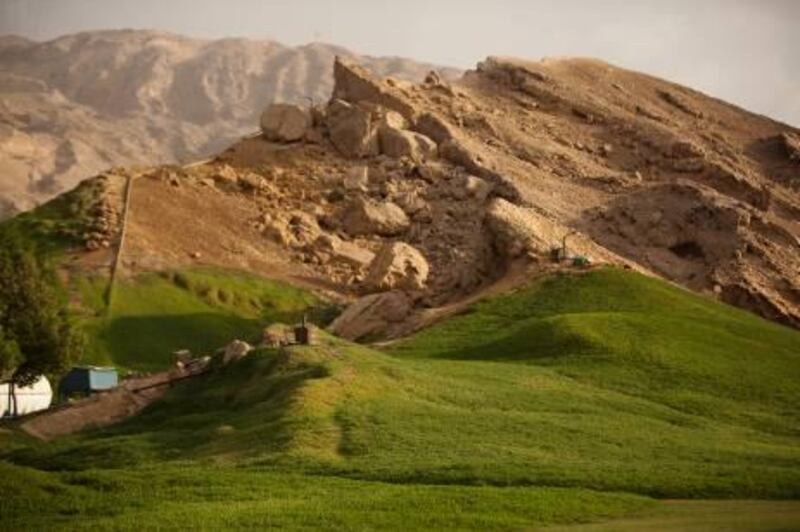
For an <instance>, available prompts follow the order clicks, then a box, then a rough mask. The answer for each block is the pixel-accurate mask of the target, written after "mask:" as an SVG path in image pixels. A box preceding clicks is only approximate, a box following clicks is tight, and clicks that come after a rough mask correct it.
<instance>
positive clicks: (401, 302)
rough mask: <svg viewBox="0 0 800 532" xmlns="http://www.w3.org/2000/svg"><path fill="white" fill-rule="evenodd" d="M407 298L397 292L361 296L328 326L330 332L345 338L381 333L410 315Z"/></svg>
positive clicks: (361, 337)
mask: <svg viewBox="0 0 800 532" xmlns="http://www.w3.org/2000/svg"><path fill="white" fill-rule="evenodd" d="M411 308H412V307H411V300H410V299H409V297H408V296H407V295H406V294H404V293H403V292H400V291H392V292H382V293H379V294H370V295H368V296H365V297H362V298H361V299H358V300H356V301H355V302H354V303H353V304H351V305H350V306H349V307H347V309H346V310H345V311H344V312H342V313H341V314H340V315H339V316H338V317H337V318H336V319H335V320H334V321H333V323H331V325H330V331H331V332H332V333H333V334H335V335H337V336H341V337H342V338H346V339H348V340H361V339H364V338H367V337H373V338H374V337H376V336H379V335H381V334H385V333H386V332H387V331H388V329H389V328H390V327H391V326H392V325H393V324H397V323H400V322H402V321H403V320H404V319H405V318H406V317H408V316H409V315H410V314H411Z"/></svg>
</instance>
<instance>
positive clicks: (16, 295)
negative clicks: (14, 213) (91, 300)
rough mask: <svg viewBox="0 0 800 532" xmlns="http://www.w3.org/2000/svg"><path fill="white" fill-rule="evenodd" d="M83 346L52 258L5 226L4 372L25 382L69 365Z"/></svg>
mask: <svg viewBox="0 0 800 532" xmlns="http://www.w3.org/2000/svg"><path fill="white" fill-rule="evenodd" d="M82 347H83V337H82V335H81V334H80V333H79V331H78V330H77V329H76V328H75V327H74V326H73V325H72V323H71V322H70V319H69V316H68V312H67V305H66V301H65V300H64V299H63V298H61V297H60V291H59V283H58V279H57V277H56V275H55V273H54V272H53V270H52V269H51V268H50V267H49V266H48V263H47V261H46V260H45V259H44V258H43V257H42V256H40V255H38V254H37V253H36V250H35V248H34V247H33V246H32V245H30V244H28V243H26V241H25V240H24V239H23V238H22V237H20V236H19V235H18V234H16V233H14V232H12V231H9V230H2V229H0V377H6V378H7V379H8V380H10V381H11V382H12V383H13V384H14V385H16V386H26V385H28V384H30V383H32V382H33V381H35V380H36V378H37V377H38V376H39V375H42V374H48V373H55V372H57V371H59V370H61V369H62V368H64V367H65V366H66V365H67V364H69V363H70V362H71V361H73V360H75V359H76V358H77V356H78V355H79V354H80V351H81V349H82Z"/></svg>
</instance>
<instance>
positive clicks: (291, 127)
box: [261, 103, 311, 142]
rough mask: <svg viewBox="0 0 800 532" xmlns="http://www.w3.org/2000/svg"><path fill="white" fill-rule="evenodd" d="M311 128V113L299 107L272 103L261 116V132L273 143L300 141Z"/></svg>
mask: <svg viewBox="0 0 800 532" xmlns="http://www.w3.org/2000/svg"><path fill="white" fill-rule="evenodd" d="M310 127H311V113H309V111H308V110H307V109H304V108H303V107H300V106H299V105H294V104H288V103H273V104H272V105H270V106H269V107H267V108H266V110H264V112H263V113H262V114H261V132H262V133H263V134H264V136H265V137H266V138H267V139H269V140H272V141H275V142H294V141H298V140H300V139H302V138H303V137H304V136H305V134H306V131H307V130H308V129H309V128H310Z"/></svg>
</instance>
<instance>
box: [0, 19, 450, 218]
mask: <svg viewBox="0 0 800 532" xmlns="http://www.w3.org/2000/svg"><path fill="white" fill-rule="evenodd" d="M334 55H342V56H348V57H356V55H355V54H353V53H351V52H349V51H347V50H344V49H342V48H339V47H335V46H331V45H325V44H310V45H306V46H298V47H287V46H282V45H280V44H278V43H275V42H271V41H251V40H246V39H222V40H214V41H209V40H200V39H190V38H187V37H182V36H179V35H173V34H169V33H164V32H157V31H140V30H121V31H97V32H86V33H80V34H75V35H68V36H64V37H60V38H58V39H54V40H52V41H48V42H41V43H39V42H33V41H28V40H25V39H21V38H15V39H2V40H0V219H2V218H4V217H5V216H8V215H10V214H12V213H13V212H16V211H17V210H27V209H29V208H31V207H33V206H34V205H36V204H37V203H40V202H42V201H44V200H46V199H48V198H51V197H53V196H55V195H57V194H58V193H59V192H62V191H64V190H68V189H71V188H72V187H74V186H75V185H76V184H77V183H78V182H79V181H80V180H82V179H85V178H87V177H90V176H92V175H95V174H97V173H98V172H100V171H104V170H105V169H106V168H109V167H111V166H121V165H130V164H156V163H171V162H180V161H186V160H192V159H198V158H201V157H204V156H208V155H211V154H213V153H216V152H218V151H219V150H221V149H223V148H225V147H226V146H228V145H229V144H230V143H232V142H234V141H235V140H237V139H238V138H240V137H241V136H243V135H245V134H247V133H251V132H253V131H255V130H256V129H257V127H258V113H259V112H260V110H261V109H262V108H263V107H264V106H265V105H266V104H267V103H269V102H273V101H277V102H292V103H298V102H299V103H303V104H304V105H308V102H309V101H316V102H322V101H325V100H327V99H328V97H329V96H330V93H331V90H332V87H333V78H332V75H331V70H330V64H331V62H332V61H333V57H334ZM359 61H361V62H363V63H364V64H365V65H366V66H367V67H368V68H370V69H371V70H372V71H374V72H376V73H378V74H380V75H392V76H396V77H400V78H408V79H415V80H421V79H422V78H423V76H424V75H425V73H426V72H427V71H428V70H430V68H431V66H430V65H424V64H420V63H416V62H414V61H410V60H405V59H400V58H373V57H363V56H362V57H359ZM443 72H444V73H445V75H454V74H455V73H456V71H455V70H452V69H444V71H443Z"/></svg>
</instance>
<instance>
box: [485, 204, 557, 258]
mask: <svg viewBox="0 0 800 532" xmlns="http://www.w3.org/2000/svg"><path fill="white" fill-rule="evenodd" d="M486 221H487V223H488V225H489V229H490V230H491V231H492V233H493V234H494V237H495V244H496V247H497V248H498V249H499V250H500V251H501V252H503V253H504V254H506V255H507V256H509V257H514V256H518V255H521V254H522V253H524V252H532V253H537V254H545V253H549V252H550V250H551V249H552V248H553V247H557V246H559V245H560V242H561V237H562V236H563V235H564V231H565V229H564V228H559V227H557V226H556V225H555V224H554V223H553V222H551V221H550V220H548V219H546V218H545V217H543V216H542V215H540V214H538V213H537V212H536V211H534V210H533V209H528V208H526V207H520V206H519V205H515V204H513V203H511V202H509V201H506V200H504V199H503V198H494V199H493V200H492V201H491V202H490V203H489V206H488V208H487V209H486Z"/></svg>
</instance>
